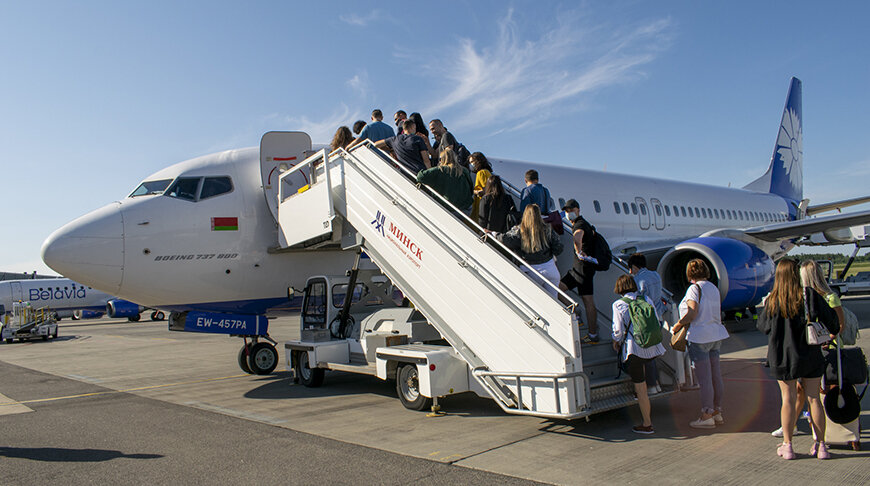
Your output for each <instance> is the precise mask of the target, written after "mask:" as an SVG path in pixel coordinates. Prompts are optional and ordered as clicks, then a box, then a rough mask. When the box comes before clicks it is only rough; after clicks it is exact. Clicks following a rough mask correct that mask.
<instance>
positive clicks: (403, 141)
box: [375, 120, 431, 174]
mask: <svg viewBox="0 0 870 486" xmlns="http://www.w3.org/2000/svg"><path fill="white" fill-rule="evenodd" d="M402 130H403V132H404V133H402V134H401V135H396V136H395V137H390V138H387V139H384V140H380V141H378V142H375V147H377V148H379V149H385V148H387V149H390V150H392V151H393V152H394V153H395V154H396V159H397V160H398V161H399V163H400V164H402V165H403V166H405V167H406V168H407V169H408V170H410V171H411V172H413V173H414V174H417V173H418V172H420V171H421V170H425V169H428V168H429V167H431V164H430V162H429V150H428V149H427V147H426V142H424V141H423V139H422V138H420V136H419V135H416V133H417V124H416V123H414V121H413V120H405V121H404V122H403V123H402Z"/></svg>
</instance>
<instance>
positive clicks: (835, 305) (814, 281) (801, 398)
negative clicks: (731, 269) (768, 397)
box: [758, 260, 846, 459]
mask: <svg viewBox="0 0 870 486" xmlns="http://www.w3.org/2000/svg"><path fill="white" fill-rule="evenodd" d="M785 261H786V260H781V261H780V264H779V265H777V273H776V275H777V277H778V276H779V267H780V266H782V263H783V262H785ZM786 265H788V264H786ZM783 272H785V270H783ZM800 279H801V284H802V285H803V287H804V288H807V289H812V292H811V294H812V295H819V296H822V297H823V298H824V300H825V301H826V302H827V307H830V308H831V309H833V312H834V314H835V315H836V321H837V322H838V323H839V329H843V325H844V324H845V322H846V316H845V314H844V313H843V307H842V304H841V303H840V298H839V297H837V295H836V294H835V293H834V292H832V291H831V288H830V287H829V286H828V284H827V282H826V281H825V277H824V274H822V269H821V267H819V264H818V263H816V262H815V261H813V260H809V261H805V262H803V263H801V266H800ZM776 285H777V284H776V282H774V289H776ZM804 295H806V293H805V294H804ZM772 299H773V292H772V291H771V293H770V297H768V299H767V304H766V305H765V311H766V310H767V309H768V308H770V307H772V305H773V302H772ZM813 299H816V297H813ZM813 304H816V302H813ZM819 307H826V306H824V305H820V306H818V307H812V306H811V309H818V308H819ZM799 310H800V311H803V309H799ZM819 310H820V311H821V309H819ZM780 313H781V314H782V312H780ZM824 313H826V314H827V313H828V312H827V311H825V312H824ZM819 316H820V317H821V316H822V312H819ZM827 318H828V319H830V318H831V317H830V316H827ZM765 319H767V320H766V321H765ZM820 320H821V319H820ZM800 322H801V323H803V322H805V320H804V319H801V320H800ZM822 322H824V321H822ZM772 324H779V321H778V320H777V322H776V323H773V322H772V320H771V319H769V318H767V316H766V312H765V313H763V314H762V316H761V321H760V322H759V323H758V328H759V329H760V330H762V331H765V329H767V330H766V331H765V333H766V334H770V338H769V339H770V343H769V344H768V362H769V363H770V366H771V370H772V371H773V372H774V373H776V369H775V367H776V365H775V364H774V361H772V360H771V357H770V352H771V346H772V344H773V339H774V337H773V336H774V335H773V334H772V333H771V330H772V329H771V327H772ZM826 324H827V323H826ZM762 326H765V327H762ZM800 328H801V329H800V330H801V332H802V336H803V337H804V341H806V330H805V327H804V326H800ZM780 332H782V331H780ZM792 334H794V332H792ZM799 337H800V336H799ZM778 341H780V342H779V343H778V344H777V346H778V347H777V352H778V354H779V355H780V358H779V360H780V361H782V360H783V359H786V360H787V359H789V358H790V357H791V355H792V354H793V353H795V352H798V353H800V351H799V349H797V348H798V346H795V345H796V344H798V342H797V341H795V342H791V343H788V342H786V341H790V339H789V338H788V337H785V339H783V337H780V338H779V339H778ZM789 344H791V345H792V347H794V348H795V349H787V348H789ZM813 348H819V349H820V346H810V345H809V344H807V345H806V348H805V349H806V350H809V351H811V352H812V354H813V355H814V354H815V352H814V349H813ZM819 353H821V351H820V352H819ZM804 359H807V358H804ZM777 379H779V378H777ZM801 382H803V383H801ZM808 382H809V380H808V379H804V378H801V379H799V380H798V381H797V382H796V383H795V390H794V411H793V413H794V415H793V416H791V417H790V418H789V421H790V423H791V424H792V425H793V427H792V434H791V436H794V431H795V430H796V427H794V426H795V425H796V424H797V419H798V417H800V416H801V412H803V409H804V404H805V403H806V401H807V392H806V386H808ZM782 386H783V382H782V381H780V387H782ZM809 386H812V385H809ZM816 389H818V386H816ZM782 398H783V405H782V406H783V412H782V414H783V415H782V416H783V417H785V415H784V414H785V406H786V405H785V402H786V399H787V398H788V399H790V398H791V397H788V396H787V395H786V393H785V391H783V394H782ZM814 415H815V414H814V413H813V410H812V402H810V425H811V426H813V425H812V424H813V422H815V420H813V416H814ZM821 423H822V426H821V428H822V429H824V428H825V427H824V422H821ZM785 426H786V423H785V422H783V424H782V427H780V428H779V429H777V430H774V431H773V432H772V433H771V435H773V436H774V437H784V436H785V433H784V432H783V431H784V429H783V427H785ZM816 437H821V438H822V439H824V434H822V435H821V436H819V435H816ZM789 442H790V441H789ZM820 449H821V445H819V444H816V445H814V446H813V450H812V451H811V452H810V453H811V454H812V455H816V453H817V454H818V457H819V459H826V458H827V456H828V454H827V447H825V448H824V453H822V452H821V450H820ZM813 451H815V453H813ZM792 452H794V451H792ZM780 455H782V454H780ZM783 457H785V456H783Z"/></svg>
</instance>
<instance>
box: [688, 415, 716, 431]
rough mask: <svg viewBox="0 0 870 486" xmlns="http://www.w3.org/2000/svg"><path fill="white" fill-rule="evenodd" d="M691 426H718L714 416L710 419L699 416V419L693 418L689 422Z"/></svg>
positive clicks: (705, 427) (711, 427) (697, 427)
mask: <svg viewBox="0 0 870 486" xmlns="http://www.w3.org/2000/svg"><path fill="white" fill-rule="evenodd" d="M689 427H694V428H696V429H714V428H716V421H715V420H713V417H710V418H708V419H702V418H700V417H699V418H698V420H693V421H691V422H689Z"/></svg>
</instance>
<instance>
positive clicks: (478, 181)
mask: <svg viewBox="0 0 870 486" xmlns="http://www.w3.org/2000/svg"><path fill="white" fill-rule="evenodd" d="M468 162H469V164H470V165H471V170H472V171H473V172H475V173H476V175H475V177H474V203H473V205H472V206H471V220H472V221H477V216H478V215H479V214H480V198H481V197H483V189H484V188H485V187H486V181H488V180H489V177H490V176H491V175H492V165H491V164H490V163H489V161H488V160H486V156H485V155H483V153H481V152H474V153H473V154H471V156H470V157H468Z"/></svg>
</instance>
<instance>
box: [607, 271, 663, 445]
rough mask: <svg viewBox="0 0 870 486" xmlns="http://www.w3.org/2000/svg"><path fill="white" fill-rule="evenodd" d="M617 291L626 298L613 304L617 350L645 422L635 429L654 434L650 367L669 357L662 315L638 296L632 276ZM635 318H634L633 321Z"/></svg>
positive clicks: (623, 278) (621, 278) (620, 282)
mask: <svg viewBox="0 0 870 486" xmlns="http://www.w3.org/2000/svg"><path fill="white" fill-rule="evenodd" d="M613 291H614V292H616V293H617V294H618V295H621V296H622V298H620V299H617V300H616V301H615V302H613V327H612V333H613V349H614V350H615V351H616V352H618V353H619V352H620V350H622V352H621V356H620V359H621V360H622V361H623V362H624V363H625V367H624V368H625V369H626V370H627V371H628V375H629V376H630V377H631V381H632V383H634V392H635V393H636V394H637V405H638V407H640V415H641V417H642V418H643V423H641V424H640V425H635V426H634V427H632V429H631V430H632V431H633V432H635V433H638V434H653V433H655V429H653V426H652V418H651V417H650V404H649V396H648V395H647V388H646V372H645V368H646V364H647V363H649V362H652V361H653V360H655V359H656V358H657V357H659V356H661V355H663V354H665V348H664V346H662V331H661V326H660V325H659V316H658V315H657V313H656V309H655V306H654V305H653V301H652V300H650V298H649V297H643V296H640V295H638V293H637V284H636V283H635V281H634V279H633V278H632V277H631V275H620V276H619V278H618V279H616V286H614V287H613ZM632 317H634V318H632Z"/></svg>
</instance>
